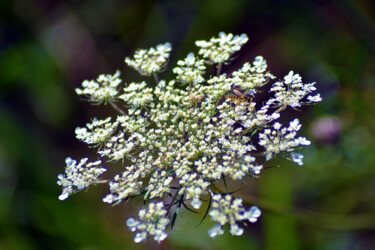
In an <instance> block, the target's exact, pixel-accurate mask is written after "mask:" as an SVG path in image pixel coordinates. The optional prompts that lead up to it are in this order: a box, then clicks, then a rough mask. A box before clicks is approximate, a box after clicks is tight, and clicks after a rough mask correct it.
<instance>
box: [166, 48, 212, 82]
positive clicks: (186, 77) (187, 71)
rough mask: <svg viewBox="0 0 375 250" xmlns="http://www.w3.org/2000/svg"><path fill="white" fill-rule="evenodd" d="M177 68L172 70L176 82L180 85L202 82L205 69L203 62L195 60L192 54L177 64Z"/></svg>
mask: <svg viewBox="0 0 375 250" xmlns="http://www.w3.org/2000/svg"><path fill="white" fill-rule="evenodd" d="M177 65H178V67H175V68H174V69H173V72H174V73H176V74H177V77H176V80H177V81H180V82H182V83H193V84H196V83H201V82H204V78H203V74H204V71H205V69H206V66H205V65H204V61H203V60H197V58H196V57H195V56H194V54H193V53H190V54H189V55H188V56H187V58H186V59H185V60H183V61H181V60H180V61H178V62H177Z"/></svg>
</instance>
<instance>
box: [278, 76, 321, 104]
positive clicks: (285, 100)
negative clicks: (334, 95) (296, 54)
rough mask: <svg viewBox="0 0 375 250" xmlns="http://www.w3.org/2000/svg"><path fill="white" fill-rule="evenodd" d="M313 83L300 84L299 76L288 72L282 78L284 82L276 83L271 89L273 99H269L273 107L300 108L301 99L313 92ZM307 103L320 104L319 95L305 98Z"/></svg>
mask: <svg viewBox="0 0 375 250" xmlns="http://www.w3.org/2000/svg"><path fill="white" fill-rule="evenodd" d="M314 85H315V83H314V82H313V83H308V84H304V83H302V78H301V77H300V75H299V74H294V73H293V71H290V72H289V74H288V75H287V76H285V77H284V82H276V83H274V86H273V87H272V88H271V91H272V92H275V98H274V99H271V100H272V101H273V103H274V105H277V106H279V107H287V106H291V107H292V108H298V107H301V104H306V103H302V102H301V101H302V99H303V98H304V97H306V96H307V95H309V94H310V93H311V92H313V91H315V90H316V88H315V86H314ZM307 100H309V102H308V103H314V102H320V101H322V98H321V97H320V95H319V94H317V95H315V96H307Z"/></svg>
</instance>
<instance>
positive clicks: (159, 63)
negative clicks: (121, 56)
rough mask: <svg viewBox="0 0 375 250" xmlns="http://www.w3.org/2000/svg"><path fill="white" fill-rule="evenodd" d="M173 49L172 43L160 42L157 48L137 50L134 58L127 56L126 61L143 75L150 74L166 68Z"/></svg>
mask: <svg viewBox="0 0 375 250" xmlns="http://www.w3.org/2000/svg"><path fill="white" fill-rule="evenodd" d="M171 50H172V46H171V44H170V43H165V44H159V45H158V46H156V48H150V49H140V50H137V51H136V52H135V54H134V59H130V58H129V57H126V58H125V62H126V64H127V65H129V66H130V67H132V68H134V69H135V70H137V71H138V72H139V73H140V74H141V75H144V76H150V75H152V74H154V73H157V72H159V71H162V70H163V69H164V68H165V66H166V64H167V62H168V58H169V53H170V52H171Z"/></svg>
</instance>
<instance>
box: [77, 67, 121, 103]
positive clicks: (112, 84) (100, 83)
mask: <svg viewBox="0 0 375 250" xmlns="http://www.w3.org/2000/svg"><path fill="white" fill-rule="evenodd" d="M119 76H120V71H118V70H117V71H116V73H115V74H114V75H100V76H99V77H98V79H96V81H93V80H92V81H88V80H85V81H83V83H82V87H83V89H79V88H77V89H76V93H77V94H78V95H85V96H87V97H88V98H89V101H91V102H97V103H102V102H104V103H106V102H110V101H114V100H115V99H116V96H117V94H118V90H117V87H118V86H119V85H120V84H121V82H122V80H121V79H119Z"/></svg>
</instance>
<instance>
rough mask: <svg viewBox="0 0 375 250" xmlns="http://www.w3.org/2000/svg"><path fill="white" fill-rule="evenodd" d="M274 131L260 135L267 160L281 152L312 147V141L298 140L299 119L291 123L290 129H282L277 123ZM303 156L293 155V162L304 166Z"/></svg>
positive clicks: (267, 131)
mask: <svg viewBox="0 0 375 250" xmlns="http://www.w3.org/2000/svg"><path fill="white" fill-rule="evenodd" d="M273 128H274V129H273V130H272V129H269V128H267V129H265V130H264V131H263V133H260V134H259V145H261V146H263V147H264V148H265V149H266V160H267V161H268V160H270V159H271V158H272V156H273V155H274V154H279V153H281V152H292V151H293V150H294V149H295V148H297V147H300V146H307V145H310V143H311V142H310V141H309V140H307V139H306V138H305V137H298V138H296V135H297V131H298V130H299V129H300V128H301V124H299V121H298V119H294V120H293V121H292V122H290V124H289V127H288V128H281V124H280V123H278V122H276V123H274V124H273ZM302 158H303V156H302V157H301V154H298V155H296V154H293V155H292V160H293V161H294V162H296V163H298V165H303V162H302Z"/></svg>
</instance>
